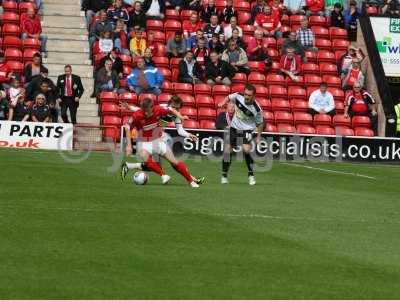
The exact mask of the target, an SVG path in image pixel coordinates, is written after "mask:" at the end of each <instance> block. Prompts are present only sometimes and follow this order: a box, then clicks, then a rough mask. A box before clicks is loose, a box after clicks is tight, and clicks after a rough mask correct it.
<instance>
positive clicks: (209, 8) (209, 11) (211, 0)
mask: <svg viewBox="0 0 400 300" xmlns="http://www.w3.org/2000/svg"><path fill="white" fill-rule="evenodd" d="M212 15H215V16H218V10H217V8H216V7H215V0H208V4H207V5H206V6H205V7H203V8H202V9H201V12H200V17H201V20H202V21H203V22H204V23H210V19H211V16H212Z"/></svg>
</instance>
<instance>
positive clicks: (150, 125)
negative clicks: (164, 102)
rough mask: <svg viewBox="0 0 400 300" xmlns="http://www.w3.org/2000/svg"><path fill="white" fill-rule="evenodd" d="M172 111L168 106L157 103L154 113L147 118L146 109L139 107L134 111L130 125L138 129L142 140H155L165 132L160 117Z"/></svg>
mask: <svg viewBox="0 0 400 300" xmlns="http://www.w3.org/2000/svg"><path fill="white" fill-rule="evenodd" d="M170 113H171V110H170V109H169V108H168V107H163V106H160V105H155V106H154V107H153V114H152V115H151V116H150V117H148V118H146V117H145V115H144V111H143V110H142V109H139V110H137V111H135V112H134V113H132V118H131V120H130V124H129V125H130V127H131V129H133V127H135V128H136V129H137V130H138V131H139V134H138V137H139V139H141V140H142V141H153V140H156V139H158V138H160V137H161V136H162V134H163V128H162V127H161V126H160V119H161V118H162V117H165V116H167V115H169V114H170Z"/></svg>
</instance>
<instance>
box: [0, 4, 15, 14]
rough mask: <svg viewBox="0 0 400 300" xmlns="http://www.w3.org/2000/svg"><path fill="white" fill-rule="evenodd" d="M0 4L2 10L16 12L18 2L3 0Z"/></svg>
mask: <svg viewBox="0 0 400 300" xmlns="http://www.w3.org/2000/svg"><path fill="white" fill-rule="evenodd" d="M1 6H2V7H3V10H4V12H14V13H16V12H18V4H17V2H15V1H3V3H2V5H1Z"/></svg>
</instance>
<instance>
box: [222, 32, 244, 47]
mask: <svg viewBox="0 0 400 300" xmlns="http://www.w3.org/2000/svg"><path fill="white" fill-rule="evenodd" d="M231 41H233V42H235V43H236V45H238V47H239V48H242V49H243V50H246V49H247V45H246V43H245V42H244V41H243V39H242V38H241V37H240V36H239V30H238V29H237V28H235V29H233V30H232V36H231V37H230V38H229V39H228V40H227V41H226V44H228V45H229V43H230V42H231Z"/></svg>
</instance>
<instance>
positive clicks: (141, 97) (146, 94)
mask: <svg viewBox="0 0 400 300" xmlns="http://www.w3.org/2000/svg"><path fill="white" fill-rule="evenodd" d="M146 98H150V99H151V100H153V103H154V104H157V96H156V95H154V94H150V93H142V94H140V95H139V97H138V103H139V104H140V103H141V102H142V101H143V100H144V99H146Z"/></svg>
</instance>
